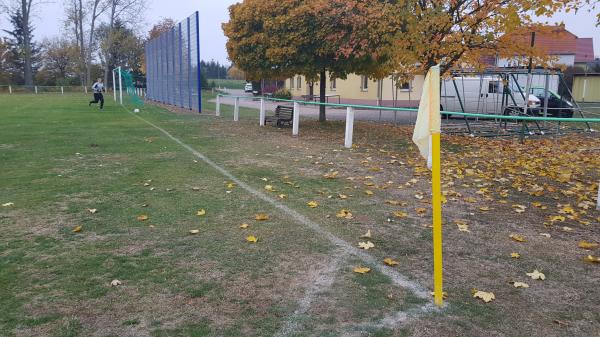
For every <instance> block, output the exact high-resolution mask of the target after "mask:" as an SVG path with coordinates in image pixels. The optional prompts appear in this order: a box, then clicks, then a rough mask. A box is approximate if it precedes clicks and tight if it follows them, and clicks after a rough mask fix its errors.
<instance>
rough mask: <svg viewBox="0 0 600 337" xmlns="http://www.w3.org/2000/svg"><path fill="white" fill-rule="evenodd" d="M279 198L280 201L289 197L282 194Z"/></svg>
mask: <svg viewBox="0 0 600 337" xmlns="http://www.w3.org/2000/svg"><path fill="white" fill-rule="evenodd" d="M278 197H279V199H285V198H287V195H285V194H280V195H278Z"/></svg>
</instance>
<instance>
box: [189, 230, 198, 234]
mask: <svg viewBox="0 0 600 337" xmlns="http://www.w3.org/2000/svg"><path fill="white" fill-rule="evenodd" d="M198 233H200V230H199V229H192V230H191V231H190V234H192V235H196V234H198Z"/></svg>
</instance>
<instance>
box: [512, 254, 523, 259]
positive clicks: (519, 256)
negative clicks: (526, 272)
mask: <svg viewBox="0 0 600 337" xmlns="http://www.w3.org/2000/svg"><path fill="white" fill-rule="evenodd" d="M510 257H512V258H513V259H520V258H521V254H519V253H510Z"/></svg>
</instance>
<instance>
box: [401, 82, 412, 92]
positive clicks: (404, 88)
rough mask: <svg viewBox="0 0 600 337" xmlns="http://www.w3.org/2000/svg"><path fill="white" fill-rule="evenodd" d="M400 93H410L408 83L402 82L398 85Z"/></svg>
mask: <svg viewBox="0 0 600 337" xmlns="http://www.w3.org/2000/svg"><path fill="white" fill-rule="evenodd" d="M400 90H401V91H410V82H404V83H401V84H400Z"/></svg>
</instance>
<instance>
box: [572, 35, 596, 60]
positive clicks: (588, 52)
mask: <svg viewBox="0 0 600 337" xmlns="http://www.w3.org/2000/svg"><path fill="white" fill-rule="evenodd" d="M576 51H577V53H576V54H575V62H577V63H580V62H581V63H587V62H593V61H594V39H592V38H591V37H588V38H578V39H577V48H576Z"/></svg>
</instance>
